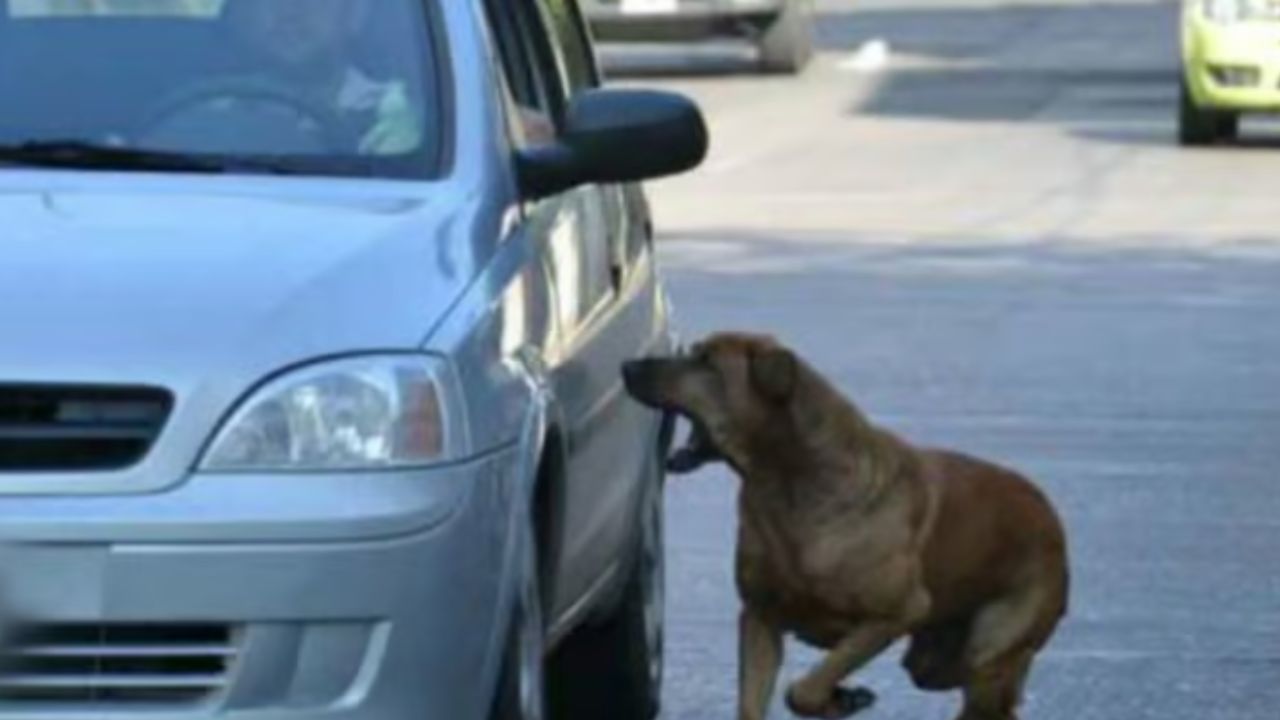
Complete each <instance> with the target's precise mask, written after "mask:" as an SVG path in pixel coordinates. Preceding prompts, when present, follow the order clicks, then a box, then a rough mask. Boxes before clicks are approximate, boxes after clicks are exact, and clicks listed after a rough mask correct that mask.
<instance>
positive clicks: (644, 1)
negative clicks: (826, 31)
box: [584, 0, 793, 42]
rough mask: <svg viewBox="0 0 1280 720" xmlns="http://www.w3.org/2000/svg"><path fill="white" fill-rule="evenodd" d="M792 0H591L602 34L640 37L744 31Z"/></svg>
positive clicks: (591, 12) (594, 25)
mask: <svg viewBox="0 0 1280 720" xmlns="http://www.w3.org/2000/svg"><path fill="white" fill-rule="evenodd" d="M792 1H793V0H674V1H673V0H666V1H665V2H664V1H663V0H587V2H586V3H585V5H584V9H585V12H586V15H587V17H588V18H589V19H590V21H591V25H592V28H593V29H594V31H595V35H596V37H597V38H599V39H601V40H617V41H623V42H637V41H646V40H663V41H680V40H698V39H704V38H711V37H720V36H727V35H741V34H743V28H744V27H745V28H757V29H758V28H761V27H763V26H765V25H767V24H768V23H769V22H770V21H772V20H773V19H774V18H775V17H777V16H778V13H780V12H781V11H782V8H783V7H784V6H785V5H786V4H787V3H788V2H792Z"/></svg>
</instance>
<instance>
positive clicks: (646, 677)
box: [551, 463, 666, 720]
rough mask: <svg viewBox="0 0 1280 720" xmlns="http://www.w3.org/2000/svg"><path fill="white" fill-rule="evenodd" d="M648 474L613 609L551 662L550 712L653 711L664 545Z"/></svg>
mask: <svg viewBox="0 0 1280 720" xmlns="http://www.w3.org/2000/svg"><path fill="white" fill-rule="evenodd" d="M655 465H656V463H655ZM653 475H654V477H653V479H652V480H651V481H650V482H649V483H647V485H648V486H647V487H646V488H645V496H644V501H643V504H642V507H641V516H640V520H639V523H640V525H639V532H638V533H637V540H636V544H637V545H636V551H635V555H634V557H633V558H632V561H631V563H630V569H629V571H628V577H627V581H626V585H625V587H624V589H623V596H622V598H621V599H620V601H619V604H618V606H617V609H616V610H614V612H613V613H612V614H611V615H610V616H609V617H608V618H605V619H604V621H603V622H601V623H599V624H596V625H589V626H586V627H583V628H581V629H580V630H578V631H577V632H576V633H575V634H574V635H573V637H571V638H570V639H569V640H568V641H566V643H565V645H564V647H562V648H561V649H560V650H559V651H558V652H557V656H556V658H555V660H554V661H553V671H552V685H551V688H552V689H551V692H552V696H553V697H552V699H553V702H552V707H553V709H554V716H555V717H556V718H574V719H576V718H596V717H600V718H604V717H607V718H611V720H652V719H653V718H654V717H656V716H657V714H658V710H659V706H660V703H661V690H662V675H663V650H664V643H665V620H666V614H665V611H666V544H665V528H664V521H663V515H664V511H663V502H662V501H663V495H662V474H661V469H660V468H659V469H657V470H656V471H653Z"/></svg>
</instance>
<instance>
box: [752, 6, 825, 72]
mask: <svg viewBox="0 0 1280 720" xmlns="http://www.w3.org/2000/svg"><path fill="white" fill-rule="evenodd" d="M813 42H814V41H813V5H812V3H811V2H810V0H788V2H787V3H786V4H785V5H783V7H782V10H781V11H780V12H779V13H778V17H776V18H774V20H773V22H772V23H771V24H770V25H769V26H768V27H767V28H765V30H764V33H763V34H762V35H761V36H760V41H759V47H760V66H761V68H763V69H764V71H765V72H770V73H785V74H792V75H794V74H796V73H799V72H800V71H801V70H804V68H805V66H806V65H808V64H809V60H810V59H812V58H813Z"/></svg>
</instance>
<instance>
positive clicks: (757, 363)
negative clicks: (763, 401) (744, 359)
mask: <svg viewBox="0 0 1280 720" xmlns="http://www.w3.org/2000/svg"><path fill="white" fill-rule="evenodd" d="M798 365H799V363H798V361H797V360H796V356H795V355H794V354H792V352H791V351H790V350H788V349H786V348H783V347H763V348H756V349H754V350H752V351H751V382H752V384H754V385H755V386H756V389H757V390H759V391H760V394H762V395H764V396H765V397H766V398H768V399H770V400H772V401H774V402H782V401H784V400H787V399H789V398H790V397H791V394H792V393H793V392H795V389H796V378H797V376H798V375H799V373H800V368H799V367H798Z"/></svg>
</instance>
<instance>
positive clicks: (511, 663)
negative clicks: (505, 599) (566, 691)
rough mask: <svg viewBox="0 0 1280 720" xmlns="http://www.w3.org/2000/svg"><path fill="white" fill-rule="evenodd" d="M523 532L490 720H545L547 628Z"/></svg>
mask: <svg viewBox="0 0 1280 720" xmlns="http://www.w3.org/2000/svg"><path fill="white" fill-rule="evenodd" d="M528 525H529V523H526V527H525V528H524V530H523V531H522V537H521V539H520V543H521V546H522V551H523V552H522V554H521V555H522V562H521V566H522V567H521V569H520V580H519V591H518V592H517V596H516V600H515V604H514V606H513V608H512V611H511V619H510V622H509V629H508V630H507V642H506V648H505V650H504V651H503V661H502V675H501V676H500V679H499V680H498V690H497V695H496V697H495V698H494V703H493V710H492V711H491V712H490V713H489V717H490V720H546V718H548V717H549V715H548V713H547V693H546V672H545V671H546V628H545V626H544V622H543V616H542V588H541V583H540V580H539V573H538V549H537V544H536V542H535V540H534V534H533V528H532V527H529V526H528Z"/></svg>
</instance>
